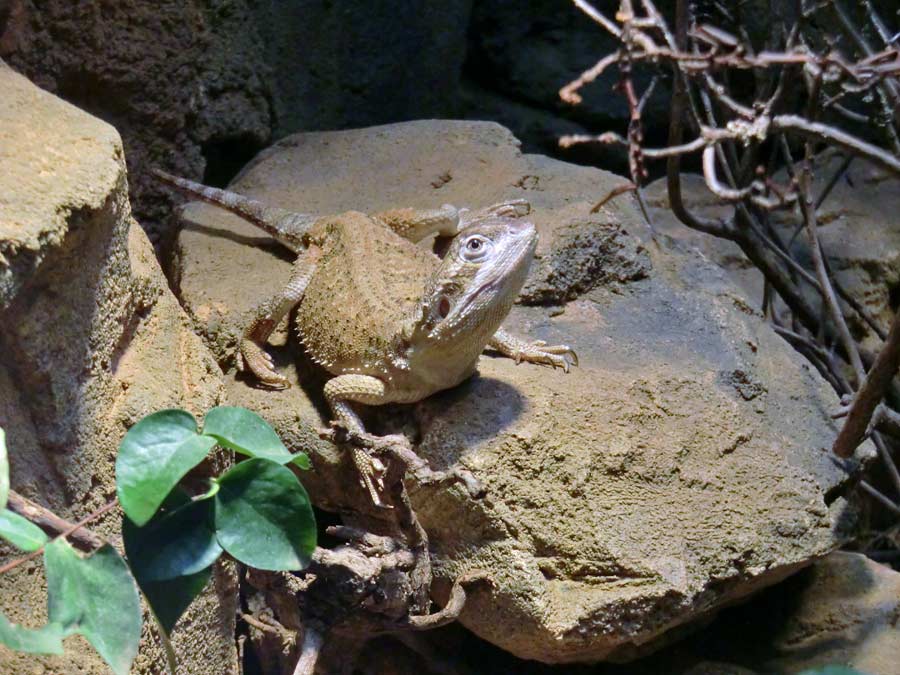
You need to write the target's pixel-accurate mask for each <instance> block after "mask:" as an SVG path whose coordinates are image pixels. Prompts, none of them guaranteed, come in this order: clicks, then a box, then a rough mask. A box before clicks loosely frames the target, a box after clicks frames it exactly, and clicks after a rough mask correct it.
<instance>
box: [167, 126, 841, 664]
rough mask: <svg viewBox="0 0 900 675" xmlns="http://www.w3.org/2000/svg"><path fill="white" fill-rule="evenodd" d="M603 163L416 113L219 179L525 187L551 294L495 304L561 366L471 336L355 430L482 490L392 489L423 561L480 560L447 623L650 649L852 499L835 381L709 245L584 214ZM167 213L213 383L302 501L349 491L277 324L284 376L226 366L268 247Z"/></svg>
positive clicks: (414, 188) (310, 186)
mask: <svg viewBox="0 0 900 675" xmlns="http://www.w3.org/2000/svg"><path fill="white" fill-rule="evenodd" d="M621 181H622V179H620V178H618V177H616V176H613V175H611V174H608V173H605V172H602V171H598V170H595V169H587V168H582V167H577V166H572V165H568V164H565V163H562V162H559V161H556V160H552V159H548V158H546V157H542V156H537V155H523V154H521V152H520V151H519V148H518V143H517V142H516V140H515V139H514V138H513V137H512V136H511V135H510V134H509V132H508V131H506V130H505V129H503V128H502V127H499V126H497V125H495V124H490V123H461V122H434V121H432V122H413V123H408V124H401V125H391V126H386V127H375V128H371V129H363V130H357V131H345V132H329V133H315V134H300V135H295V136H292V137H289V138H287V139H284V140H283V141H281V142H279V143H277V144H276V145H275V146H273V147H272V148H271V149H269V150H267V151H266V152H264V153H262V154H261V155H260V156H259V157H257V159H256V160H254V161H253V162H252V163H251V164H250V165H249V166H248V167H247V168H246V169H245V170H244V171H243V172H242V174H241V175H240V176H239V177H238V178H237V179H236V182H235V183H234V185H233V187H234V189H236V190H238V191H240V192H243V193H245V194H249V195H253V196H254V197H256V198H258V199H261V200H264V201H268V202H271V203H272V204H277V205H279V206H282V207H286V208H293V209H295V210H302V211H307V212H313V213H329V212H338V211H343V210H349V209H358V210H363V211H374V210H378V209H382V208H387V207H392V206H399V205H403V206H421V207H426V206H427V207H433V206H437V205H440V204H442V203H454V204H457V205H471V206H476V207H477V206H483V205H487V204H491V203H494V202H496V201H499V200H501V199H505V198H519V197H523V198H526V199H528V200H530V201H531V203H532V205H533V208H534V210H533V220H534V222H535V224H536V226H537V227H538V230H539V232H540V234H541V243H540V244H539V248H538V260H537V262H536V264H535V265H534V266H533V269H532V275H531V277H530V279H529V281H528V283H527V286H526V292H525V300H526V301H527V302H529V303H537V302H550V303H552V304H553V305H554V307H551V308H550V309H549V310H548V308H546V307H544V306H540V305H532V306H519V307H517V308H515V309H514V310H513V313H512V315H511V317H510V320H509V321H508V322H507V325H508V327H510V328H511V329H513V330H514V331H515V332H517V333H518V334H520V335H528V336H531V337H533V338H540V339H544V340H547V341H548V342H551V343H558V342H566V343H569V344H571V345H573V346H574V347H575V348H576V349H577V350H578V352H579V356H580V357H581V367H580V368H577V369H575V370H574V371H573V372H572V373H571V374H569V375H568V376H566V375H564V374H563V373H562V372H561V371H556V372H553V371H549V370H546V369H543V368H540V367H537V366H527V365H525V366H520V367H516V366H515V365H514V364H513V363H512V362H511V361H509V360H507V359H501V358H491V357H486V358H483V359H482V362H481V365H480V368H479V370H480V375H479V376H478V377H477V378H475V379H473V380H470V381H469V382H467V383H465V384H463V385H462V386H460V387H458V388H457V389H455V390H452V391H448V392H445V393H443V394H440V395H437V396H435V397H432V398H431V399H429V400H427V401H425V402H423V403H420V404H418V405H416V406H409V407H406V408H402V409H394V408H392V409H389V411H388V412H390V413H391V414H389V415H383V414H377V413H378V412H379V411H372V410H370V411H368V413H369V416H370V418H372V420H373V424H374V427H373V428H376V429H377V428H378V425H379V424H382V428H385V426H384V424H383V423H385V421H386V420H387V421H388V422H390V424H389V425H388V426H390V425H391V424H392V425H393V426H394V427H396V426H397V425H401V426H403V427H404V428H405V429H406V430H407V431H408V432H409V433H411V434H413V435H414V437H417V438H418V440H419V444H418V448H419V452H420V454H421V455H422V456H424V457H426V458H427V459H428V460H429V461H430V462H431V464H432V465H433V466H434V467H435V468H445V467H447V466H450V465H453V464H456V463H459V464H462V465H464V466H466V467H467V468H468V469H470V470H471V471H472V472H473V473H474V474H475V475H476V476H477V477H478V478H479V479H480V480H481V481H482V482H483V483H484V484H485V486H486V489H487V492H486V496H485V497H484V498H483V499H480V500H473V499H471V498H470V497H469V496H468V494H467V493H464V492H463V491H462V490H461V489H460V488H459V487H457V486H452V487H442V488H428V489H425V488H421V487H419V488H415V486H413V487H414V489H413V494H412V497H413V501H414V504H415V506H416V508H417V509H418V512H419V516H420V518H421V519H422V522H423V524H424V525H425V527H426V529H427V530H428V531H429V533H430V535H431V542H432V547H433V552H434V556H435V562H436V566H437V574H438V577H439V578H440V580H441V581H443V582H447V581H448V580H450V579H452V578H454V577H456V576H457V575H458V574H460V573H461V572H463V571H465V570H467V569H472V568H485V569H488V570H489V572H490V574H491V576H492V578H493V579H494V586H493V588H492V589H490V590H480V591H478V592H476V593H474V594H473V595H472V597H471V598H470V601H469V603H468V605H467V608H466V610H465V612H464V614H463V616H462V622H463V624H464V625H465V626H466V627H468V628H470V629H471V630H472V631H474V632H475V633H476V634H478V635H480V636H482V637H484V638H486V639H488V640H490V641H492V642H494V643H496V644H497V645H499V646H501V647H503V648H504V649H507V650H509V651H510V652H512V653H513V654H516V655H518V656H520V657H523V658H529V659H536V660H540V661H544V662H547V663H567V662H578V661H595V660H601V659H618V660H621V659H628V658H633V657H634V656H636V655H638V654H639V653H641V652H642V651H645V650H647V649H650V648H656V647H658V646H660V645H661V644H663V643H664V642H665V641H667V640H671V639H674V638H675V637H677V636H678V635H679V634H680V633H681V629H682V628H683V627H684V626H685V625H687V624H689V623H691V622H692V621H693V620H695V619H698V618H701V617H704V616H705V615H707V614H708V613H710V612H711V611H712V610H715V609H717V608H719V607H721V606H722V605H723V604H725V603H730V602H733V601H735V600H737V599H739V598H741V597H744V596H746V595H748V594H750V593H752V592H754V591H755V590H758V589H760V588H762V587H763V586H766V585H768V584H772V583H774V582H776V581H778V580H780V579H782V578H784V577H785V576H787V575H789V574H790V573H792V572H794V571H795V570H797V569H799V568H800V567H802V566H804V565H807V564H808V563H809V562H811V561H812V560H813V559H814V558H815V557H816V556H820V555H823V554H824V553H826V552H828V551H829V550H830V549H831V548H833V547H834V546H835V545H836V544H837V543H838V542H839V541H840V540H841V538H842V527H844V526H845V525H846V524H847V522H848V520H849V514H848V513H847V511H846V504H845V503H844V501H843V500H842V499H841V498H839V497H838V496H837V494H838V493H839V487H840V485H841V483H842V481H843V480H844V475H843V474H842V472H841V471H840V470H839V469H838V468H837V467H836V466H835V465H834V464H833V463H832V462H831V461H830V460H829V458H828V456H827V454H826V452H825V448H827V447H829V446H830V444H831V441H832V438H833V435H834V432H835V430H834V426H833V423H832V422H831V420H830V418H829V416H828V412H829V410H830V409H831V408H832V407H833V406H834V405H835V404H836V399H835V396H834V395H833V393H831V391H830V390H829V388H828V387H827V385H826V384H825V383H824V382H823V381H822V380H821V379H819V377H818V375H817V374H815V373H814V372H811V370H810V368H809V367H808V366H807V365H806V364H805V363H804V362H803V361H802V359H800V358H799V357H798V356H797V355H796V354H795V353H794V352H793V351H792V350H791V349H790V348H789V347H788V346H787V345H786V344H784V343H783V342H782V341H781V340H780V339H778V338H777V337H776V336H775V335H774V334H773V333H772V332H771V331H770V330H769V328H768V327H767V326H766V325H765V324H764V323H763V321H762V320H761V318H760V317H759V316H758V315H757V314H755V313H754V312H753V311H752V310H751V309H750V308H749V307H748V306H747V305H746V303H745V302H744V301H743V300H742V299H741V297H740V294H739V293H738V292H737V291H736V290H735V289H734V288H733V287H732V286H731V285H730V284H729V283H728V282H727V281H726V280H725V279H724V276H723V275H722V273H721V272H720V271H718V270H717V269H716V268H715V267H714V266H712V265H710V264H708V263H707V262H705V261H703V260H702V258H700V257H699V256H696V255H691V254H684V253H681V252H677V251H670V250H666V249H663V248H658V247H656V246H655V245H653V244H648V243H646V242H644V243H642V241H641V239H642V238H643V239H647V233H646V228H645V226H644V225H643V224H641V221H640V220H639V218H638V215H637V211H636V209H635V208H634V207H633V205H632V203H631V202H630V201H629V200H628V198H627V197H620V198H618V199H616V200H614V201H613V202H610V203H609V204H608V205H607V206H606V207H604V209H603V210H602V211H601V212H600V213H598V214H593V215H591V214H590V213H589V210H590V207H591V205H592V204H593V203H595V202H596V201H597V199H598V198H599V197H600V196H602V195H604V194H606V193H607V192H608V191H609V189H610V188H612V187H614V186H616V185H618V184H620V182H621ZM184 215H185V219H186V221H187V223H188V224H187V226H186V227H185V229H184V231H183V232H182V233H181V235H180V239H179V242H178V246H177V258H176V260H175V261H174V264H173V267H174V269H175V270H176V274H177V279H176V281H177V288H178V290H177V292H178V293H179V294H180V296H181V299H182V302H183V304H184V305H185V306H186V308H187V310H188V312H189V314H190V315H191V317H192V318H193V320H194V322H195V326H196V329H197V330H198V332H200V333H201V334H202V335H203V336H204V338H205V339H206V341H207V344H208V345H209V346H210V347H211V348H212V350H213V351H214V353H215V355H216V358H217V359H218V360H219V363H220V365H222V366H223V367H225V368H231V371H230V372H229V375H228V378H227V387H228V396H229V399H230V400H231V401H232V402H233V403H235V404H240V405H247V406H248V407H251V408H253V409H256V410H257V411H259V412H260V413H261V414H263V415H265V416H266V417H267V418H268V419H270V421H272V422H273V423H274V424H275V425H276V427H277V428H278V429H279V432H280V433H281V434H282V435H283V436H284V437H285V438H286V439H287V440H288V442H289V443H290V444H292V445H293V446H294V447H296V448H298V449H299V448H303V449H305V450H308V451H310V452H311V453H312V456H313V463H314V466H315V473H314V474H313V475H312V476H305V477H304V479H305V483H306V485H307V487H308V489H310V491H311V492H312V494H313V498H314V500H315V501H316V502H317V503H318V504H319V505H321V506H323V507H325V508H332V509H339V508H343V507H352V506H354V505H359V504H363V503H364V502H365V498H364V495H363V494H362V491H361V490H360V489H358V488H357V482H356V481H355V479H354V476H353V473H352V471H351V470H350V468H349V467H350V465H349V462H347V461H346V459H345V458H343V457H341V456H340V455H339V454H338V452H337V450H336V449H335V448H333V447H332V446H330V445H328V444H327V443H324V442H321V441H319V440H318V439H317V438H316V436H315V427H317V426H320V425H321V424H322V422H323V420H324V419H327V414H328V413H327V410H326V409H325V406H324V402H323V400H322V396H321V386H322V382H323V381H324V380H325V375H324V374H323V373H322V372H321V371H319V370H317V369H315V368H313V367H312V366H310V364H309V363H308V362H306V360H305V359H303V358H302V356H301V354H300V351H299V348H298V347H296V345H295V344H294V341H293V340H291V341H289V342H288V343H287V344H285V338H286V331H285V330H284V326H283V327H282V330H281V332H280V333H278V334H276V336H275V337H274V338H273V343H275V346H274V347H272V348H271V349H270V352H271V353H272V354H273V355H274V357H275V361H276V366H277V367H278V368H279V369H280V370H281V372H282V373H283V374H285V375H286V376H287V377H289V378H290V379H291V380H292V382H293V383H294V384H295V385H300V386H294V387H293V388H291V389H288V390H285V391H267V390H263V389H259V388H254V387H253V386H250V383H248V382H247V381H246V380H244V379H242V378H237V377H235V376H234V373H233V367H232V366H233V357H234V348H235V338H234V336H235V334H237V333H239V332H240V330H241V328H242V327H243V325H244V324H245V322H246V321H247V320H248V319H249V318H250V316H251V315H252V313H253V309H254V307H255V306H256V305H257V304H258V303H259V302H261V301H263V300H265V299H267V298H268V297H269V296H270V295H271V294H273V293H274V292H275V291H276V290H277V289H280V288H281V286H282V285H283V284H284V283H285V282H286V280H287V275H288V272H289V263H288V260H289V258H288V257H287V256H285V255H283V254H282V253H281V252H280V251H279V250H278V249H277V248H274V247H273V245H272V244H271V243H270V242H268V240H267V239H266V238H265V237H264V236H262V235H261V233H259V232H258V231H254V228H252V226H250V225H248V224H245V223H243V222H242V221H240V220H239V219H237V218H235V217H233V216H231V215H229V214H225V213H223V212H221V211H219V210H217V209H214V208H212V207H209V206H205V205H200V204H191V205H189V206H188V207H187V208H186V209H185V213H184ZM597 260H603V261H604V262H603V265H602V266H599V265H597V264H596V262H595V261H597ZM564 301H567V304H565V305H564V306H559V305H560V303H563V302H564ZM298 357H299V358H298ZM295 359H298V361H297V363H298V365H297V366H296V367H295V366H294V360H295ZM672 629H675V630H672Z"/></svg>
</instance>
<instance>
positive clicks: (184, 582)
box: [141, 566, 212, 635]
mask: <svg viewBox="0 0 900 675" xmlns="http://www.w3.org/2000/svg"><path fill="white" fill-rule="evenodd" d="M211 575H212V567H211V566H210V567H207V568H206V569H205V570H200V571H199V572H195V573H194V574H189V575H187V576H183V577H176V578H175V579H167V580H166V581H148V582H145V583H142V584H141V590H142V591H143V592H144V596H145V597H146V598H147V603H148V604H149V605H150V609H152V610H153V615H154V616H155V617H156V620H157V621H158V622H159V625H160V626H161V627H162V629H163V630H164V631H165V632H166V634H167V635H168V634H169V633H171V632H172V629H173V628H174V627H175V624H176V623H178V619H180V618H181V615H182V614H184V610H186V609H187V608H188V606H190V604H191V603H192V602H193V601H194V598H196V597H197V596H198V595H200V591H202V590H203V588H204V587H205V586H206V583H207V582H208V581H209V577H210V576H211Z"/></svg>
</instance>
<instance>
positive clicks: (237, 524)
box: [215, 459, 316, 570]
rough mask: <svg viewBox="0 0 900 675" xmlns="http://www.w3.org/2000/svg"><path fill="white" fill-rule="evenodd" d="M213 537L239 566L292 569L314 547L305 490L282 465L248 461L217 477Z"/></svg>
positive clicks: (298, 566)
mask: <svg viewBox="0 0 900 675" xmlns="http://www.w3.org/2000/svg"><path fill="white" fill-rule="evenodd" d="M215 502H216V536H217V538H218V540H219V544H221V545H222V548H224V549H225V550H226V551H228V552H229V553H230V554H231V555H233V556H234V557H235V558H237V559H238V560H240V561H241V562H242V563H245V564H247V565H250V566H251V567H256V568H258V569H263V570H297V569H302V568H304V567H306V566H307V565H308V564H309V561H310V557H311V556H312V552H313V549H314V548H315V547H316V521H315V517H314V516H313V512H312V507H311V506H310V503H309V497H308V496H307V494H306V490H304V489H303V486H302V485H301V484H300V481H299V480H297V476H295V475H294V472H293V471H291V470H290V469H288V468H287V467H284V466H281V465H279V464H276V463H275V462H271V461H269V460H267V459H248V460H246V461H243V462H241V463H240V464H238V465H237V466H234V467H232V468H231V469H230V470H229V471H228V472H227V473H226V474H225V475H223V476H222V477H221V478H220V479H219V492H218V493H217V494H216V496H215Z"/></svg>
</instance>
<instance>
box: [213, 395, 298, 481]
mask: <svg viewBox="0 0 900 675" xmlns="http://www.w3.org/2000/svg"><path fill="white" fill-rule="evenodd" d="M203 433H204V434H205V435H206V436H212V437H213V438H215V439H216V441H218V443H219V445H222V446H225V447H226V448H230V449H232V450H234V451H235V452H239V453H241V454H242V455H247V456H248V457H262V458H264V459H270V460H272V461H273V462H278V463H279V464H287V463H288V462H294V463H295V464H296V465H297V466H299V467H300V468H302V469H308V468H309V458H308V457H307V456H306V455H305V454H303V453H297V454H296V455H293V454H291V452H290V451H289V450H288V449H287V448H286V447H285V445H284V443H282V442H281V439H280V438H279V437H278V434H276V433H275V430H274V429H273V428H272V427H271V426H269V423H268V422H266V421H265V420H264V419H263V418H262V417H260V416H259V415H257V414H256V413H255V412H252V411H250V410H247V409H246V408H237V407H230V406H220V407H218V408H213V409H212V410H210V411H209V412H208V413H206V417H205V419H204V420H203Z"/></svg>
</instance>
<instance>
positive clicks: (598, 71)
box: [559, 52, 621, 105]
mask: <svg viewBox="0 0 900 675" xmlns="http://www.w3.org/2000/svg"><path fill="white" fill-rule="evenodd" d="M620 57H621V54H620V52H613V53H612V54H607V55H606V56H604V57H603V58H602V59H600V60H599V61H598V62H597V63H596V64H595V65H594V66H592V67H591V68H588V69H587V70H586V71H584V72H583V73H582V74H581V75H579V76H578V77H577V78H576V79H574V80H572V81H571V82H569V83H568V84H567V85H565V86H564V87H563V88H562V89H560V90H559V97H560V98H561V99H562V100H563V101H565V102H566V103H570V104H572V105H577V104H579V103H581V101H582V98H581V95H580V94H578V93H577V92H578V90H579V89H581V88H582V87H583V86H585V85H586V84H589V83H591V82H593V81H594V80H596V79H597V78H598V77H600V76H601V75H602V74H603V71H605V70H606V69H607V68H608V67H609V66H611V65H612V64H613V63H615V62H616V61H618V60H619V58H620Z"/></svg>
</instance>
